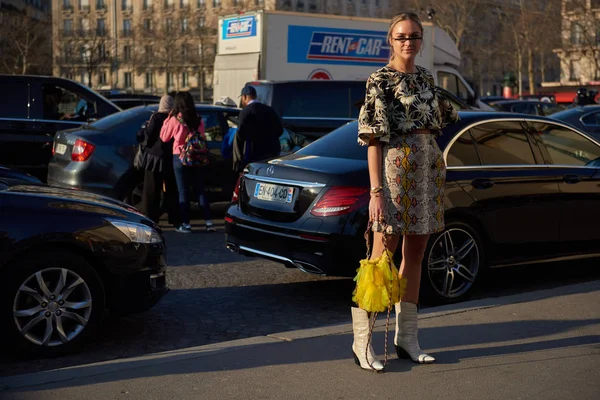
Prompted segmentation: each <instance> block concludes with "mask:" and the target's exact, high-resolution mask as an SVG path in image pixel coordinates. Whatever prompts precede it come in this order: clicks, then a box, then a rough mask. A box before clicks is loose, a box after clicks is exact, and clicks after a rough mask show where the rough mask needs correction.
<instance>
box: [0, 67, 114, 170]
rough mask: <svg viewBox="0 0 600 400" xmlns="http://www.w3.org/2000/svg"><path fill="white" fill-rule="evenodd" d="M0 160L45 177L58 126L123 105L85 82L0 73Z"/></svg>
mask: <svg viewBox="0 0 600 400" xmlns="http://www.w3.org/2000/svg"><path fill="white" fill-rule="evenodd" d="M0 93H2V95H0V164H3V165H6V166H8V167H16V168H19V169H22V170H24V171H25V172H28V173H30V174H32V175H34V176H36V177H37V178H39V179H41V180H42V181H44V180H45V179H46V175H47V168H48V162H49V161H50V157H51V156H52V152H51V150H52V141H53V139H54V135H55V134H56V132H58V131H59V130H63V129H70V128H74V127H78V126H81V125H82V124H85V123H87V122H88V121H90V120H94V119H100V118H103V117H105V116H107V115H110V114H113V113H116V112H119V111H121V110H120V108H119V107H117V106H116V105H115V104H113V103H111V102H110V101H109V100H107V99H106V98H104V97H102V96H101V95H99V94H98V93H96V92H93V91H92V90H90V89H89V88H87V87H85V86H83V85H80V84H79V83H76V82H74V81H71V80H68V79H62V78H56V77H48V76H27V75H0Z"/></svg>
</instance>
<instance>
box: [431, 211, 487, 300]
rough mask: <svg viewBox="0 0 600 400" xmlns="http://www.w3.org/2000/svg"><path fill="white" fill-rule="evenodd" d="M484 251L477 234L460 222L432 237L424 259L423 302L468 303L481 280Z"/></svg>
mask: <svg viewBox="0 0 600 400" xmlns="http://www.w3.org/2000/svg"><path fill="white" fill-rule="evenodd" d="M484 268H485V262H484V249H483V246H482V244H481V240H480V238H479V235H478V234H477V232H476V231H475V230H474V229H473V228H471V227H470V226H469V225H467V224H464V223H461V222H449V223H448V224H447V225H446V227H445V229H444V231H443V232H441V233H439V234H436V235H434V236H432V238H431V239H430V241H429V245H428V247H427V250H426V251H425V258H424V260H423V274H422V278H421V285H422V292H423V296H422V298H423V300H424V302H426V303H429V304H448V303H455V302H459V301H463V300H465V299H466V298H467V297H469V296H470V295H471V294H472V293H473V291H474V289H475V288H476V286H477V285H478V284H479V282H480V281H481V277H482V275H483V272H484Z"/></svg>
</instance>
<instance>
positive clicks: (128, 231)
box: [107, 219, 162, 244]
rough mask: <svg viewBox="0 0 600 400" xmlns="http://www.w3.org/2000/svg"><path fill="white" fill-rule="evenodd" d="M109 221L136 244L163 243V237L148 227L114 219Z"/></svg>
mask: <svg viewBox="0 0 600 400" xmlns="http://www.w3.org/2000/svg"><path fill="white" fill-rule="evenodd" d="M107 221H108V222H110V224H111V225H112V226H114V227H115V228H117V229H118V230H120V231H121V232H123V234H124V235H125V236H127V238H128V239H129V240H131V241H132V242H134V243H144V244H151V243H162V237H161V236H160V235H159V234H158V232H156V231H155V230H154V229H152V228H151V227H149V226H147V225H143V224H138V223H135V222H127V221H121V220H114V219H107Z"/></svg>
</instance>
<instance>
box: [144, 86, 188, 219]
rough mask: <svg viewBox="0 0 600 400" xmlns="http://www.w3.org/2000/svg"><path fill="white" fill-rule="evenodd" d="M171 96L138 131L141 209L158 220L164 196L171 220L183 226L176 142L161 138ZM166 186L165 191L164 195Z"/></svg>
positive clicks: (169, 108) (171, 107)
mask: <svg viewBox="0 0 600 400" xmlns="http://www.w3.org/2000/svg"><path fill="white" fill-rule="evenodd" d="M173 103H174V100H173V98H172V97H171V96H163V97H161V99H160V103H159V105H158V111H157V112H155V113H154V114H152V116H151V117H150V119H149V120H148V122H146V124H145V125H144V127H143V128H142V129H141V130H140V131H139V132H138V136H137V140H138V142H140V143H141V145H142V148H143V149H144V150H143V152H144V155H143V161H142V162H143V168H144V187H143V189H142V205H141V211H142V212H143V213H144V214H145V215H147V216H148V217H149V218H150V219H151V220H152V221H154V222H156V223H158V221H159V219H160V216H161V214H162V210H161V199H163V197H164V200H163V201H164V209H165V210H166V211H167V213H168V216H169V223H170V224H172V225H176V226H178V225H179V211H178V207H177V201H176V199H177V184H176V183H175V174H174V171H173V144H172V142H169V143H164V142H163V141H162V140H161V139H160V131H161V129H162V127H163V124H164V122H165V120H166V119H167V118H168V117H169V113H170V112H171V111H172V109H173ZM163 187H164V194H163Z"/></svg>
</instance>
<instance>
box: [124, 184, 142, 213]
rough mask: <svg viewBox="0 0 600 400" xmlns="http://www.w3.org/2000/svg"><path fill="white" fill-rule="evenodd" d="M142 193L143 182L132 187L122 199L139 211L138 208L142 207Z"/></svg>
mask: <svg viewBox="0 0 600 400" xmlns="http://www.w3.org/2000/svg"><path fill="white" fill-rule="evenodd" d="M143 191H144V183H143V182H139V183H137V184H136V185H135V186H133V188H132V189H131V191H130V192H129V193H128V194H127V195H126V196H125V198H124V199H123V201H124V202H125V203H127V204H129V205H130V206H134V207H135V208H137V209H138V210H139V209H140V207H141V206H142V193H143Z"/></svg>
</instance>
